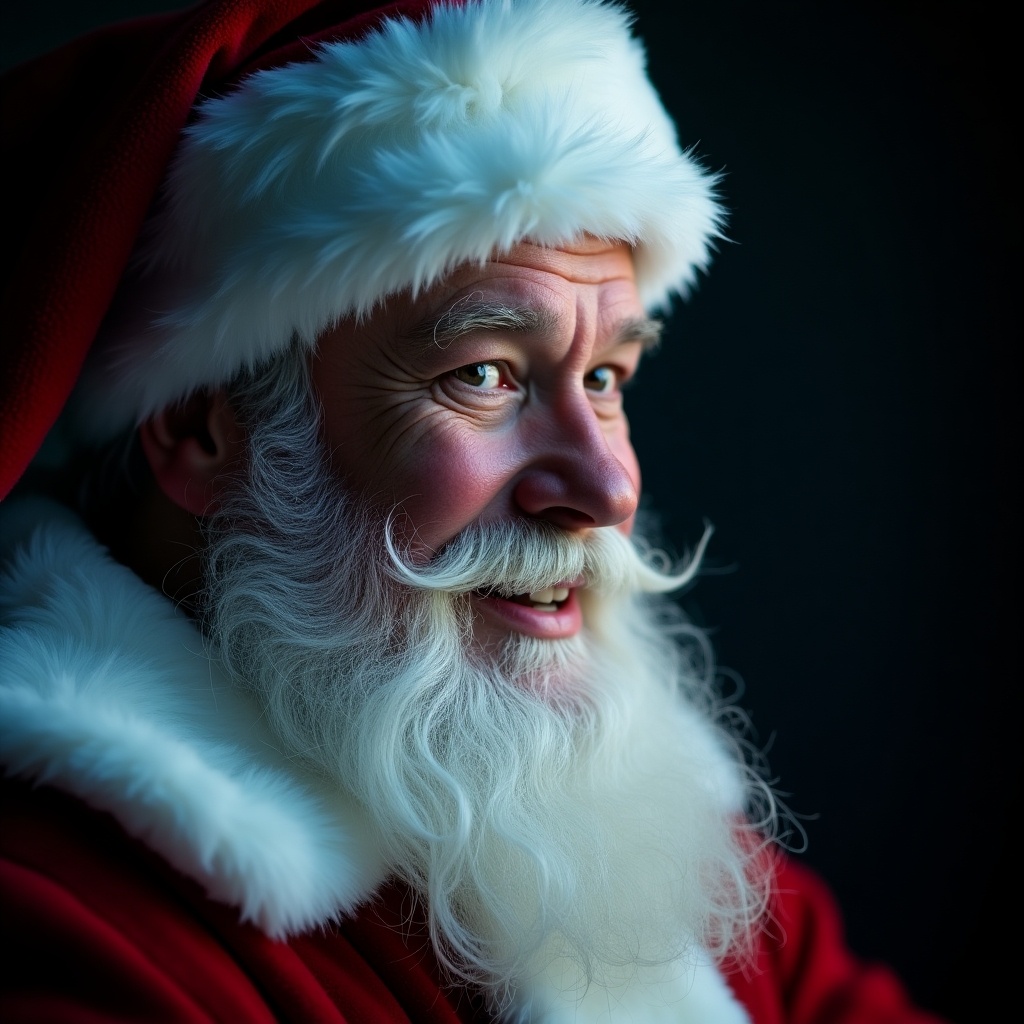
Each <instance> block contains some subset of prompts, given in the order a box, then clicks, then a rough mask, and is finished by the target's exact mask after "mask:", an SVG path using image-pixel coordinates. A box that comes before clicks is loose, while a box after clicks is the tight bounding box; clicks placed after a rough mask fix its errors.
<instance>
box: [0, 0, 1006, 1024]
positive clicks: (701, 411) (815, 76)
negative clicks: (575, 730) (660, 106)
mask: <svg viewBox="0 0 1024 1024" xmlns="http://www.w3.org/2000/svg"><path fill="white" fill-rule="evenodd" d="M180 6H183V5H182V4H179V3H171V2H164V3H160V2H154V0H148V2H147V0H134V2H127V0H119V2H113V0H106V2H103V3H100V2H96V3H90V4H88V5H85V4H82V3H80V2H75V0H65V2H63V3H61V2H53V0H51V2H50V3H47V4H40V5H31V7H30V6H29V5H27V4H21V5H19V6H18V8H17V9H16V10H13V11H12V10H11V9H10V6H8V8H7V9H6V10H5V12H4V14H3V15H2V16H0V18H2V24H3V32H2V42H0V56H2V63H3V65H8V64H11V63H13V62H14V61H16V60H19V59H21V58H23V57H26V56H29V55H31V54H32V53H35V52H38V51H40V50H43V49H46V48H48V47H49V46H51V45H54V44H56V43H58V42H60V41H61V40H63V39H64V38H67V37H70V36H72V35H74V34H76V33H77V32H79V31H81V30H84V29H86V28H88V27H90V26H91V25H93V24H98V23H100V22H102V21H107V20H113V19H116V18H120V17H123V16H126V15H129V14H132V13H137V12H138V13H141V12H143V11H149V10H160V9H170V8H175V7H180ZM632 6H633V9H634V10H636V11H637V12H638V14H639V18H638V29H639V32H640V34H641V35H642V36H643V38H644V39H645V41H646V43H647V45H648V49H649V51H650V56H651V76H652V78H653V79H654V81H655V84H656V85H657V86H658V88H659V89H660V90H661V91H662V94H663V96H664V98H665V101H666V105H667V106H668V107H669V109H670V111H671V113H672V114H673V116H674V117H675V118H676V121H677V123H678V125H679V129H680V135H681V137H682V140H683V142H684V144H696V147H697V152H698V154H699V155H700V156H701V158H702V159H703V161H704V163H705V164H706V165H707V166H708V167H709V168H711V169H713V170H717V171H722V172H723V173H724V178H723V181H722V193H723V196H724V199H725V201H726V203H727V205H728V207H729V209H730V211H731V216H730V222H729V227H728V234H729V238H730V241H729V242H727V243H724V244H722V245H720V246H719V251H718V254H717V256H716V258H715V261H714V265H713V267H712V270H711V273H710V275H709V276H707V277H705V278H702V280H701V283H700V286H699V288H698V289H697V291H696V292H695V294H694V295H693V297H692V298H691V299H690V300H689V301H688V302H687V303H685V304H680V305H679V306H678V308H677V309H676V311H675V313H674V315H673V317H672V318H671V321H670V329H669V331H668V334H667V337H666V341H665V344H664V346H663V349H662V352H661V353H660V354H659V355H658V356H657V357H655V359H653V360H652V361H651V362H650V363H649V364H648V365H647V366H646V367H645V370H644V372H643V373H642V375H641V376H642V379H641V382H640V384H639V385H638V387H637V390H636V391H635V392H634V393H633V394H632V395H631V396H630V403H629V408H630V413H631V418H632V420H633V425H634V437H635V441H636V445H637V448H638V450H639V452H640V457H641V462H642V465H643V466H644V472H645V487H646V490H647V494H648V497H649V498H650V499H651V501H652V503H653V505H654V506H655V507H656V508H657V509H658V510H660V512H661V513H662V522H663V528H664V532H665V537H666V539H667V541H668V542H669V543H670V544H671V545H672V546H673V548H674V550H675V551H676V552H677V553H682V552H683V551H684V550H685V549H687V548H688V547H692V546H693V545H694V544H695V543H696V542H697V540H698V539H699V536H700V533H701V530H702V525H703V521H704V520H705V519H708V520H710V521H711V522H712V523H713V524H714V525H715V527H716V534H715V537H714V539H713V541H712V543H711V547H710V549H709V554H708V559H707V565H708V567H709V570H710V571H708V572H707V573H706V574H705V575H704V576H703V577H702V578H701V580H700V581H699V583H698V585H697V586H696V588H695V589H693V590H692V591H691V592H690V593H688V594H687V595H685V596H684V597H683V598H682V601H683V604H684V606H685V607H686V608H687V609H688V610H689V611H690V613H691V614H692V615H693V616H694V617H695V618H696V619H698V620H699V621H700V622H701V623H702V624H704V625H706V626H707V627H708V628H709V629H711V631H712V634H713V638H714V642H715V645H716V648H717V651H718V654H719V658H720V661H721V663H722V665H723V666H724V667H726V668H727V669H728V670H730V672H732V673H735V674H736V676H738V677H739V678H740V679H741V680H742V687H743V696H742V704H743V705H744V706H745V707H747V708H748V709H749V710H750V711H751V713H752V717H753V723H754V727H755V730H756V735H757V738H758V741H759V742H760V744H761V745H762V746H765V747H767V748H768V756H769V763H770V767H771V770H772V773H773V775H774V776H775V777H776V778H777V779H778V785H779V788H780V789H781V790H782V791H783V792H784V793H786V794H789V795H788V797H787V800H788V803H789V805H790V807H791V808H792V809H793V810H794V811H796V812H797V813H798V814H801V815H805V816H807V817H806V818H805V819H804V822H803V823H804V826H805V828H806V832H807V839H808V845H807V849H806V852H805V853H804V854H803V855H802V856H803V857H804V859H805V860H806V861H808V862H809V863H811V864H812V865H814V866H815V867H817V868H818V869H819V870H820V871H821V872H823V873H824V874H825V875H826V877H827V878H828V879H829V881H830V882H831V884H832V886H833V888H834V890H835V891H836V893H837V895H838V897H839V899H840V901H841V903H842V905H843V907H844V911H845V915H846V922H847V928H848V937H849V942H850V944H851V946H852V947H853V948H854V950H855V951H857V952H858V953H860V954H861V955H863V956H866V957H870V958H878V959H882V960H885V961H888V962H889V963H890V964H892V965H893V966H894V967H895V968H896V969H897V970H898V971H899V972H900V973H901V974H902V976H903V977H904V979H905V981H906V982H907V984H908V985H909V987H910V989H911V991H912V992H913V994H914V995H915V997H916V998H917V1000H918V1001H919V1002H920V1003H921V1004H922V1005H924V1006H926V1007H928V1008H931V1009H933V1010H936V1011H939V1012H941V1013H943V1014H946V1015H948V1016H949V1017H950V1018H951V1019H952V1020H954V1021H956V1022H958V1024H972V1022H974V1021H990V1020H996V1019H1001V1018H1002V1017H1003V1013H1002V1011H1001V1010H1000V1009H997V1007H998V1006H1000V1005H1001V1004H1002V1000H1003V996H1002V993H1003V992H1005V990H1006V987H1007V984H1006V983H1007V981H1009V979H1010V978H1011V977H1015V976H1016V973H1017V972H1016V971H1013V972H1012V973H1011V967H1016V966H1017V965H1016V964H1011V960H1010V955H1011V951H1014V950H1019V948H1020V941H1019V938H1015V936H1016V935H1017V934H1018V932H1019V923H1018V921H1019V917H1020V913H1021V906H1020V900H1019V898H1018V897H1017V895H1016V871H1015V868H1016V864H1015V863H1011V852H1012V844H1011V835H1010V828H1011V825H1012V824H1013V822H1014V819H1015V818H1016V816H1017V810H1018V797H1019V794H1020V791H1021V790H1020V769H1019V761H1020V754H1019V751H1020V740H1019V731H1020V726H1019V723H1020V718H1021V700H1020V687H1021V676H1022V673H1021V665H1020V644H1019V637H1020V633H1021V623H1022V615H1021V599H1020V587H1021V558H1020V540H1019V535H1020V529H1021V500H1020V499H1021V495H1020V490H1021V489H1020V481H1021V473H1020V464H1019V459H1020V455H1021V451H1020V449H1021V434H1022V430H1021V426H1022V424H1021V411H1020V410H1021V404H1020V403H1021V381H1022V367H1021V318H1020V312H1021V303H1020V286H1021V260H1020V256H1021V250H1020V209H1019V198H1018V194H1019V185H1018V175H1019V170H1018V168H1017V163H1018V159H1017V148H1018V145H1019V141H1020V140H1019V136H1018V124H1019V115H1018V110H1019V106H1018V104H1017V103H1015V104H1014V109H1013V112H1012V113H1011V108H1010V97H1009V62H1010V59H1011V58H1010V54H1009V40H1010V39H1011V38H1012V33H1011V28H1010V25H1009V23H1008V21H1007V20H1006V19H1008V18H1009V14H1008V13H997V10H996V7H995V6H994V5H986V4H978V3H973V4H970V5H968V4H967V3H966V2H957V3H942V2H939V3H923V2H922V3H898V4H894V5H893V4H890V5H886V6H885V7H884V8H883V7H882V6H881V5H879V6H877V7H875V6H873V5H864V4H857V5H854V4H850V3H846V2H841V0H836V2H830V3H828V4H822V3H814V2H811V0H799V2H790V3H776V4H770V3H757V2H753V0H744V2H720V3H717V4H715V5H713V6H710V5H707V4H700V5H697V4H684V3H657V2H654V0H637V2H635V3H634V4H633V5H632ZM1014 31H1015V30H1014ZM1011 179H1012V183H1011ZM1015 987H1016V986H1015V985H1014V986H1013V987H1012V988H1011V990H1010V1000H1011V1002H1012V999H1013V994H1012V993H1013V990H1014V989H1015Z"/></svg>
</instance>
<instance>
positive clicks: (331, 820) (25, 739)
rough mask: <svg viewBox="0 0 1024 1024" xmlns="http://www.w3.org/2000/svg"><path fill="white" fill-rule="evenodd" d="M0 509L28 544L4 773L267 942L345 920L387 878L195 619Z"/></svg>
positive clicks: (12, 587) (41, 515)
mask: <svg viewBox="0 0 1024 1024" xmlns="http://www.w3.org/2000/svg"><path fill="white" fill-rule="evenodd" d="M3 511H4V513H5V514H4V516H3V518H2V520H0V525H2V527H3V530H2V533H3V536H4V538H5V543H7V544H10V545H11V546H13V545H14V544H15V543H16V542H18V541H19V540H24V541H27V543H25V544H24V545H23V546H20V548H19V550H17V551H15V552H14V553H13V557H11V558H10V559H9V561H8V564H7V565H6V571H5V572H4V574H3V576H2V577H0V621H2V623H3V626H4V627H6V628H4V629H3V630H2V631H0V663H2V664H3V678H2V682H0V722H2V726H0V761H2V763H3V764H4V766H5V769H6V771H7V772H8V773H9V774H11V775H16V776H19V777H22V778H27V779H31V780H33V781H37V782H45V783H48V784H50V785H53V786H56V787H57V788H59V789H62V790H66V791H68V792H70V793H74V794H75V795H76V796H79V797H81V798H82V799H83V800H85V801H86V802H87V803H89V804H90V805H91V806H93V807H97V808H99V809H101V810H105V811H109V812H110V813H112V814H113V815H114V817H115V818H117V819H118V821H120V823H121V824H122V825H123V826H124V828H125V829H126V830H127V831H128V832H130V833H131V834H132V835H134V836H137V837H138V838H140V839H142V840H143V841H144V842H145V843H146V844H147V845H148V846H150V847H151V848H153V849H154V850H156V851H157V852H158V853H159V854H160V855H161V856H162V857H164V858H165V859H166V860H167V861H168V862H169V863H171V864H172V865H174V867H176V868H177V869H178V870H179V871H181V872H182V873H184V874H185V875H187V876H189V877H190V878H194V879H196V880H197V881H199V882H200V883H201V884H202V885H203V887H204V888H205V890H206V891H207V892H208V893H209V895H210V896H212V897H213V898H214V899H217V900H221V901H223V902H226V903H228V904H231V905H233V906H237V907H238V908H239V909H240V910H241V914H242V918H243V919H244V920H247V921H252V922H253V923H255V924H256V925H258V926H259V927H260V928H262V929H263V930H264V931H266V932H267V933H268V934H269V935H271V936H274V937H275V938H282V937H284V936H286V935H288V934H294V933H297V932H301V931H304V930H308V929H309V928H311V927H314V926H315V925H318V924H321V923H323V922H324V921H326V920H328V919H329V918H332V917H335V916H337V915H338V914H341V913H345V912H350V911H352V910H354V909H355V907H356V906H357V905H358V904H359V903H360V902H362V901H363V900H365V898H366V897H367V895H368V894H369V893H370V891H371V890H372V889H373V888H374V887H375V886H376V885H378V884H379V883H380V882H381V880H382V879H383V876H384V864H383V862H382V860H381V858H380V856H379V855H378V854H377V853H376V852H375V851H374V849H373V848H372V846H371V844H370V842H369V840H368V836H369V834H370V828H369V827H368V823H367V822H366V820H365V818H364V816H363V814H362V813H361V812H360V811H359V810H358V808H357V807H355V806H354V805H352V804H351V803H350V802H348V801H346V800H345V799H344V798H342V797H341V796H339V795H338V794H337V793H335V792H329V791H328V790H327V789H326V788H323V787H321V786H319V785H318V783H317V782H316V780H315V779H314V778H312V777H311V776H309V775H306V774H304V773H303V772H301V771H300V770H299V769H297V768H296V767H295V766H294V765H293V764H291V763H289V762H288V761H287V760H286V758H285V756H284V755H283V754H282V753H281V752H280V751H278V750H277V749H276V748H275V744H274V740H273V738H272V737H271V735H270V733H269V732H268V731H267V730H266V729H265V728H264V727H263V725H262V723H261V721H260V714H259V709H258V708H256V707H255V706H254V705H253V704H251V703H249V702H248V701H247V700H246V699H245V697H244V696H243V695H241V694H239V692H238V691H237V689H236V688H234V687H232V686H231V685H230V684H229V683H228V681H227V680H226V679H225V678H224V676H223V675H222V673H221V671H220V669H219V667H218V666H217V664H216V663H215V662H212V661H211V660H210V659H209V658H208V657H207V656H206V655H205V653H204V646H203V640H202V637H201V636H200V634H199V631H198V630H197V629H196V627H195V626H194V625H193V624H192V622H191V621H190V620H189V619H188V618H186V616H184V615H183V614H181V613H179V612H178V611H177V610H176V609H175V608H174V607H173V606H172V605H171V604H170V602H168V601H167V600H166V598H164V597H162V596H161V595H160V594H158V593H157V592H156V591H155V590H153V589H151V588H150V587H148V586H146V585H145V584H144V583H143V582H142V581H141V580H139V578H138V577H137V576H135V575H134V574H133V573H132V572H131V571H130V570H128V569H126V568H125V567H124V566H122V565H119V564H118V563H117V562H115V561H114V560H113V559H112V558H111V557H110V555H109V554H108V553H107V552H106V551H105V550H104V549H103V548H101V547H100V546H99V545H98V544H97V543H96V541H95V540H94V539H93V538H92V536H91V535H90V534H89V533H88V531H87V530H86V529H85V527H84V526H83V524H82V523H81V522H80V521H79V520H77V519H76V518H75V517H74V516H73V515H71V514H70V513H68V512H66V511H64V510H62V509H60V508H59V507H57V506H54V505H52V504H50V503H43V502H37V501H31V502H19V503H18V504H16V505H14V506H13V507H10V506H8V504H7V503H5V506H4V510H3ZM41 520H45V525H44V526H42V527H41V528H39V529H36V530H34V531H32V532H31V535H30V536H27V534H28V533H29V531H28V530H27V529H26V527H27V526H28V525H29V524H33V523H38V522H40V521H41Z"/></svg>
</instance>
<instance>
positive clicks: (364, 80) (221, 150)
mask: <svg viewBox="0 0 1024 1024" xmlns="http://www.w3.org/2000/svg"><path fill="white" fill-rule="evenodd" d="M645 64H646V58H645V54H644V51H643V48H642V46H641V44H640V42H639V41H638V40H637V39H635V38H634V37H633V36H632V33H631V17H630V15H629V14H628V12H626V11H625V10H624V9H623V8H621V7H619V6H617V5H614V4H612V3H607V2H601V0H470V2H469V3H467V4H466V5H465V6H458V7H455V6H447V5H444V4H442V5H439V6H437V7H435V8H434V9H433V10H432V12H431V14H430V15H429V16H428V17H427V19H425V20H423V21H421V22H414V21H410V20H406V19H394V20H390V21H387V22H385V23H384V24H383V25H382V27H381V28H380V29H378V30H376V31H374V32H372V33H370V34H369V35H367V36H365V37H363V38H361V39H359V40H358V41H354V42H335V43H331V44H328V45H325V46H323V47H322V48H321V49H320V50H319V51H318V52H317V54H316V56H315V59H313V60H310V61H308V62H303V63H296V64H290V65H286V66H283V67H279V68H275V69H271V70H267V71H261V72H258V73H256V74H254V75H252V76H250V77H249V78H247V79H245V80H244V81H243V82H242V83H241V84H240V86H238V87H237V88H235V89H234V90H233V91H231V92H229V93H228V94H226V95H224V96H221V97H217V98H213V99H209V100H207V101H205V102H204V103H203V104H202V105H201V106H200V107H199V110H198V117H197V119H196V120H195V122H194V123H193V124H192V125H191V126H190V127H189V128H188V129H187V130H186V132H185V135H184V138H183V140H182V143H181V145H180V147H179V150H178V152H177V154H176V156H175V158H174V160H173V162H172V164H171V167H170V170H169V174H168V179H167V183H166V193H165V197H164V202H163V204H162V206H161V208H160V209H159V211H158V212H157V213H156V214H155V215H154V216H153V217H152V218H151V221H150V223H149V225H148V229H147V231H146V233H145V237H144V240H143V242H142V243H141V245H140V250H139V254H138V260H137V263H136V266H135V268H134V269H133V271H132V272H131V273H130V275H129V276H128V277H127V278H126V280H125V282H124V284H123V285H122V288H121V290H120V292H119V296H118V298H117V300H116V301H115V304H114V307H113V309H112V312H111V315H110V316H109V317H108V320H107V322H106V324H105V326H104V329H103V331H102V332H101V335H100V338H99V340H98V341H97V344H96V346H95V347H94V351H93V354H92V355H91V357H90V360H89V363H88V364H87V367H86V370H85V372H84V374H83V378H82V381H81V382H80V385H79V389H78V394H77V396H76V398H75V400H74V403H73V406H72V412H73V421H74V422H76V424H77V427H76V429H77V430H79V431H83V430H84V431H85V432H86V433H87V434H88V435H89V436H90V437H91V439H93V440H97V441H98V440H102V439H105V438H108V437H110V436H112V435H113V434H115V433H116V432H118V431H119V430H122V429H125V428H128V427H130V426H132V425H133V424H134V423H138V422H141V421H142V420H143V419H145V418H146V417H147V416H149V415H151V414H152V413H154V412H156V411H158V410H159V409H161V408H163V407H164V406H165V405H167V404H169V403H171V402H174V401H176V400H179V399H182V398H185V397H187V395H189V394H190V393H192V392H193V391H195V390H197V389H199V388H201V387H206V386H211V387H216V386H220V385H223V384H225V383H227V382H228V381H229V380H230V379H231V378H232V377H233V376H235V374H236V373H237V372H238V371H239V370H241V369H242V368H243V367H251V366H253V365H255V364H258V363H259V362H261V361H262V360H264V359H266V358H267V357H269V356H271V355H273V354H275V353H277V352H279V351H280V350H282V349H283V348H285V347H286V346H288V345H289V344H290V342H291V340H292V339H293V338H294V337H298V338H299V339H300V341H301V342H302V343H303V344H305V345H308V346H310V347H312V346H313V345H314V344H315V343H316V340H317V338H318V336H319V335H320V334H321V333H322V332H323V331H324V330H325V329H326V328H328V327H330V326H331V325H332V324H334V323H335V322H336V321H337V320H338V319H339V318H341V317H344V316H346V315H352V314H355V315H360V314H365V313H367V312H369V311H370V310H372V309H373V307H374V306H375V305H376V304H377V303H378V302H380V300H382V299H383V298H384V297H386V296H387V295H389V294H392V293H395V292H397V291H400V290H402V289H405V288H411V289H412V290H413V291H414V292H415V291H417V290H420V289H423V288H426V287H428V286H429V285H431V284H432V283H434V282H435V281H437V280H438V279H439V278H440V277H442V276H443V275H444V274H445V273H446V272H447V271H449V270H450V269H451V268H453V267H454V266H456V265H458V264H460V263H462V262H465V261H481V262H482V261H484V260H486V259H487V258H488V257H489V256H490V255H491V254H492V253H493V252H494V251H495V249H502V248H507V247H509V246H511V245H513V244H514V243H516V242H517V241H520V240H523V239H526V238H529V239H530V240H532V241H535V242H537V243H540V244H557V243H563V242H567V241H570V240H571V239H573V238H576V237H579V236H580V235H581V234H583V233H585V232H587V233H590V234H595V235H599V236H602V237H607V238H616V239H621V240H623V241H627V242H629V243H631V244H632V245H633V246H634V248H635V261H636V268H637V276H638V282H639V287H640V293H641V298H642V300H643V302H644V304H645V306H646V307H647V308H648V310H650V311H652V312H656V311H658V310H660V309H664V308H665V307H666V306H667V305H668V303H669V301H670V299H671V296H672V295H673V294H680V295H684V296H685V294H686V293H687V291H688V289H689V287H690V286H691V285H692V284H693V281H694V278H695V275H696V272H697V271H698V270H700V269H703V268H704V267H706V265H707V262H708V259H709V247H710V242H711V240H712V239H713V238H714V237H716V236H717V235H718V234H719V229H720V226H721V224H722V218H723V213H722V209H721V207H720V206H719V205H718V203H717V202H716V199H715V191H714V187H715V177H714V176H713V175H709V174H708V173H706V172H705V171H704V170H703V169H702V168H701V167H700V166H699V165H698V164H697V163H696V161H695V160H694V159H693V158H692V157H691V156H690V155H689V154H688V153H686V152H684V151H682V150H681V148H680V146H679V144H678V142H677V139H676V132H675V128H674V126H673V124H672V122H671V120H670V119H669V117H668V115H667V114H666V112H665V110H664V108H663V106H662V104H661V102H660V100H659V98H658V96H657V94H656V92H655V90H654V88H653V87H652V85H651V83H650V81H649V79H648V77H647V73H646V66H645Z"/></svg>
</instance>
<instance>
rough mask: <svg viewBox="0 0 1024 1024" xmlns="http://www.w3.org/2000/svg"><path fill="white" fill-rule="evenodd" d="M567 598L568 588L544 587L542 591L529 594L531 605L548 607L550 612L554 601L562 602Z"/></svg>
mask: <svg viewBox="0 0 1024 1024" xmlns="http://www.w3.org/2000/svg"><path fill="white" fill-rule="evenodd" d="M568 596H569V588H568V587H546V588H545V589H544V590H533V591H531V592H530V594H529V598H530V601H532V602H533V604H542V605H550V606H551V609H552V610H553V608H554V605H555V602H556V601H564V600H565V599H566V598H567V597H568Z"/></svg>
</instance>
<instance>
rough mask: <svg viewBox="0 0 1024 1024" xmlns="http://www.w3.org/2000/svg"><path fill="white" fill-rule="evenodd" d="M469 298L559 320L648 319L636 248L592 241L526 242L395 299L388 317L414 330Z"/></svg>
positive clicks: (389, 305) (387, 307)
mask: <svg viewBox="0 0 1024 1024" xmlns="http://www.w3.org/2000/svg"><path fill="white" fill-rule="evenodd" d="M467 296H472V297H474V298H479V299H480V300H483V301H485V302H486V301H487V300H489V299H499V300H508V301H511V302H514V303H516V304H518V305H522V306H528V307H535V308H537V309H539V310H541V311H543V310H548V311H550V312H549V315H551V316H556V317H559V316H561V315H563V313H569V312H570V307H571V309H572V311H573V314H574V315H575V313H576V312H579V311H581V310H583V311H587V310H590V311H592V312H593V313H594V314H595V315H597V316H598V317H599V318H600V319H608V318H610V319H636V318H638V317H642V316H643V313H644V311H643V308H642V305H641V303H640V299H639V294H638V291H637V285H636V270H635V267H634V263H633V252H632V249H631V248H630V246H629V245H627V244H626V243H625V242H618V241H606V240H604V239H598V238H593V237H591V236H585V237H584V238H583V239H581V240H580V241H578V242H575V243H571V244H566V245H562V246H557V247H556V246H541V245H536V244H534V243H531V242H520V243H518V244H516V245H515V246H513V247H511V248H510V249H508V250H506V251H503V252H500V253H495V254H493V255H492V256H491V257H490V258H489V259H488V260H486V261H484V262H482V263H465V264H462V265H461V266H459V267H457V268H455V270H453V271H451V272H450V273H449V274H447V275H446V276H445V277H444V278H443V279H442V280H440V281H439V282H437V283H436V284H434V285H432V286H431V287H430V288H427V289H424V290H423V291H422V292H420V293H419V294H418V295H416V296H412V295H410V294H409V293H403V294H402V295H400V296H396V297H392V298H391V299H389V300H387V302H386V303H385V307H384V311H385V312H386V313H387V314H388V319H390V320H392V323H393V325H395V326H400V328H404V329H408V328H411V327H412V326H414V324H415V323H416V322H417V321H420V320H422V321H429V320H430V319H431V318H433V317H436V316H438V315H441V314H443V313H444V312H446V311H447V310H448V309H449V308H450V306H451V303H452V302H453V301H459V300H460V299H462V298H464V297H467ZM395 320H398V321H401V323H400V324H395V323H394V321H395Z"/></svg>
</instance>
